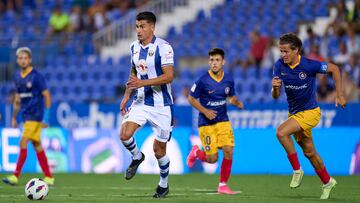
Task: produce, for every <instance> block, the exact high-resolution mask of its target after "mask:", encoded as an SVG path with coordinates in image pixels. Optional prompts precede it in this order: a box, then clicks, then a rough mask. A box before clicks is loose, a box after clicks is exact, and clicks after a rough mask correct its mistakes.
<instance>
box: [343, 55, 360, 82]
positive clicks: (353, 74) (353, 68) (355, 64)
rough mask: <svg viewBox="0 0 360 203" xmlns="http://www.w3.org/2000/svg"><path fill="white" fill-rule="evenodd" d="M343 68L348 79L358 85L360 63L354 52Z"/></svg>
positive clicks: (359, 80)
mask: <svg viewBox="0 0 360 203" xmlns="http://www.w3.org/2000/svg"><path fill="white" fill-rule="evenodd" d="M344 70H345V73H346V74H348V75H349V77H350V79H351V80H352V81H353V82H354V83H355V84H356V85H357V86H358V87H360V65H359V57H358V56H357V55H356V54H351V56H350V59H349V62H348V63H347V64H346V65H345V66H344Z"/></svg>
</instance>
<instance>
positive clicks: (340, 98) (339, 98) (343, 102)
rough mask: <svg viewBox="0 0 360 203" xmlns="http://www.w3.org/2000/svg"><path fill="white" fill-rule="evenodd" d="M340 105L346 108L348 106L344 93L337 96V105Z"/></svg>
mask: <svg viewBox="0 0 360 203" xmlns="http://www.w3.org/2000/svg"><path fill="white" fill-rule="evenodd" d="M339 105H340V106H341V108H345V106H346V99H345V97H344V96H343V95H340V96H336V98H335V106H336V107H338V106H339Z"/></svg>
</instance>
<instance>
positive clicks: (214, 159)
mask: <svg viewBox="0 0 360 203" xmlns="http://www.w3.org/2000/svg"><path fill="white" fill-rule="evenodd" d="M217 160H218V156H217V155H208V156H206V162H208V163H211V164H213V163H216V162H217Z"/></svg>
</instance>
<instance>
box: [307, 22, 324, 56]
mask: <svg viewBox="0 0 360 203" xmlns="http://www.w3.org/2000/svg"><path fill="white" fill-rule="evenodd" d="M306 33H307V38H306V39H305V40H304V44H303V47H304V52H305V55H308V54H310V49H311V46H312V45H314V44H315V45H317V46H318V48H319V47H320V46H321V37H320V36H318V35H317V34H315V33H314V31H313V29H312V28H311V27H308V28H307V30H306ZM319 53H320V50H319Z"/></svg>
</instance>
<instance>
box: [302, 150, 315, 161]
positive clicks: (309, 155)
mask: <svg viewBox="0 0 360 203" xmlns="http://www.w3.org/2000/svg"><path fill="white" fill-rule="evenodd" d="M304 155H305V156H306V158H308V159H310V158H312V157H314V156H315V155H316V151H315V150H308V151H304Z"/></svg>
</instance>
